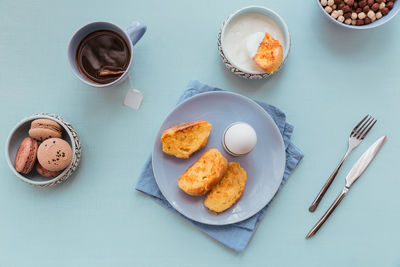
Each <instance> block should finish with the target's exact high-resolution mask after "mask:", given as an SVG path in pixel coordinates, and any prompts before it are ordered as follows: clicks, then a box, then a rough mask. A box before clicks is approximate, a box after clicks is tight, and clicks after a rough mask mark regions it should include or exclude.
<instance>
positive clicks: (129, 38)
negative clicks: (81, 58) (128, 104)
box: [68, 21, 146, 87]
mask: <svg viewBox="0 0 400 267" xmlns="http://www.w3.org/2000/svg"><path fill="white" fill-rule="evenodd" d="M99 30H110V31H113V32H116V33H118V34H119V35H120V36H122V37H123V38H124V40H125V42H126V43H127V44H128V47H129V52H130V59H129V64H128V67H127V68H126V71H125V72H124V73H123V74H122V75H121V76H120V77H118V79H116V80H114V81H112V82H110V83H106V84H100V83H95V82H93V81H91V80H89V79H88V78H86V77H85V76H84V75H82V73H81V72H80V71H79V68H78V66H77V64H76V50H77V48H78V46H79V44H80V43H81V41H82V40H83V39H84V38H85V37H86V36H87V35H89V34H90V33H92V32H95V31H99ZM145 32H146V25H144V24H143V23H142V22H139V21H134V22H132V23H131V25H130V26H129V27H128V28H127V29H126V30H124V29H122V28H121V27H119V26H117V25H115V24H113V23H110V22H104V21H98V22H92V23H89V24H87V25H85V26H83V27H82V28H80V29H79V30H78V31H77V32H76V33H75V34H74V35H73V36H72V38H71V40H70V41H69V44H68V61H69V64H70V66H71V69H72V72H73V73H74V74H75V76H76V77H78V79H79V80H81V81H82V82H84V83H86V84H87V85H90V86H93V87H107V86H111V85H114V84H117V83H119V82H121V81H123V80H124V79H125V78H126V77H128V72H129V69H130V67H131V65H132V61H133V46H134V45H135V44H136V43H137V42H138V41H139V40H140V38H142V36H143V34H144V33H145Z"/></svg>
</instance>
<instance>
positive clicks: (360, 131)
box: [354, 116, 374, 139]
mask: <svg viewBox="0 0 400 267" xmlns="http://www.w3.org/2000/svg"><path fill="white" fill-rule="evenodd" d="M373 120H374V118H372V117H371V116H370V117H369V118H368V119H367V120H366V121H365V122H364V123H363V124H362V125H361V127H360V128H359V129H358V131H357V132H356V133H355V134H354V137H355V138H357V139H359V138H360V136H361V135H362V133H363V132H364V131H365V129H367V128H368V127H369V125H370V124H371V123H372V121H373Z"/></svg>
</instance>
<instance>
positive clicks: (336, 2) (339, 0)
mask: <svg viewBox="0 0 400 267" xmlns="http://www.w3.org/2000/svg"><path fill="white" fill-rule="evenodd" d="M333 1H334V2H335V4H336V5H339V4H340V3H341V2H342V1H341V0H333Z"/></svg>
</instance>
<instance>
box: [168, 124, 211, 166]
mask: <svg viewBox="0 0 400 267" xmlns="http://www.w3.org/2000/svg"><path fill="white" fill-rule="evenodd" d="M211 129H212V125H211V124H210V123H209V122H207V121H203V120H199V121H193V122H188V123H181V124H178V125H175V126H173V127H171V128H169V129H167V130H165V131H164V132H163V135H162V136H161V142H162V149H163V151H164V152H165V153H167V154H169V155H173V156H175V157H177V158H185V159H187V158H189V157H190V155H192V154H193V153H194V152H196V151H197V150H199V149H200V148H202V147H203V146H205V145H206V143H207V140H208V136H209V135H210V131H211Z"/></svg>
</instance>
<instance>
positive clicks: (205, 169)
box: [178, 149, 228, 196]
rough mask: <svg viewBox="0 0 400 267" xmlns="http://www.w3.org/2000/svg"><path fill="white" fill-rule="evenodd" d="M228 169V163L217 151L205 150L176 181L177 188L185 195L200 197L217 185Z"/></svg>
mask: <svg viewBox="0 0 400 267" xmlns="http://www.w3.org/2000/svg"><path fill="white" fill-rule="evenodd" d="M227 169H228V161H227V160H226V158H225V157H224V156H223V155H222V154H221V153H220V152H219V151H218V149H209V150H207V151H206V152H205V153H204V154H203V155H202V156H201V157H200V158H199V159H198V160H197V161H196V162H195V163H193V165H192V166H190V167H189V168H188V169H187V170H186V172H185V173H184V174H182V175H181V177H179V179H178V186H179V188H180V189H182V190H183V191H185V192H186V193H187V194H189V195H192V196H202V195H204V194H206V193H207V192H208V191H210V190H211V188H212V187H213V186H214V185H215V184H216V183H218V182H219V181H220V180H221V178H222V176H223V175H224V174H225V172H226V170H227Z"/></svg>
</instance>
